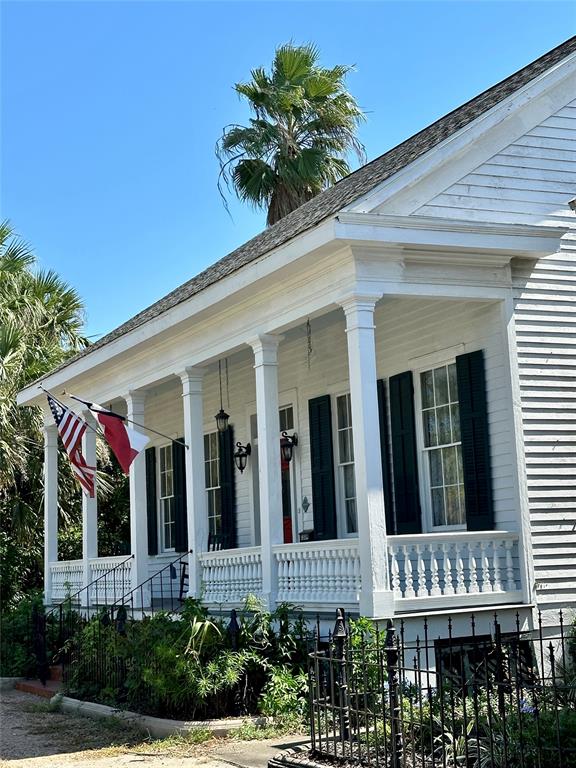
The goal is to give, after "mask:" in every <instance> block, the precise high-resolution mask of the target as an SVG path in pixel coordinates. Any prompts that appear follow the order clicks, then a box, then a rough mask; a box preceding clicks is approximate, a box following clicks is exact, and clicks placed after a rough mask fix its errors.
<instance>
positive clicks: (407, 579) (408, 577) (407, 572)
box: [402, 544, 416, 597]
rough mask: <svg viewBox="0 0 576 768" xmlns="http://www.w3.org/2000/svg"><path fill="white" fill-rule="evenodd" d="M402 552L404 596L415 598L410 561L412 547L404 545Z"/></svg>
mask: <svg viewBox="0 0 576 768" xmlns="http://www.w3.org/2000/svg"><path fill="white" fill-rule="evenodd" d="M402 550H403V552H404V584H405V587H404V596H405V597H416V593H415V592H414V579H413V577H412V561H411V559H410V554H411V550H412V547H410V546H408V545H406V544H404V545H403V547H402Z"/></svg>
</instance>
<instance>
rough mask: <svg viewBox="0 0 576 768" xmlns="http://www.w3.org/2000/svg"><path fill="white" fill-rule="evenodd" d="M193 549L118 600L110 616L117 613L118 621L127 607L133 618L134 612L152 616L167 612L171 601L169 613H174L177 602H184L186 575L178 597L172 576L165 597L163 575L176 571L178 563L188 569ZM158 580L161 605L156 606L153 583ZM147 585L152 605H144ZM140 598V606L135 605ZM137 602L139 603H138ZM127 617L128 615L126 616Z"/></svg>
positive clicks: (174, 577) (112, 606)
mask: <svg viewBox="0 0 576 768" xmlns="http://www.w3.org/2000/svg"><path fill="white" fill-rule="evenodd" d="M192 551H193V550H191V549H189V550H188V551H187V552H183V553H182V554H180V555H179V556H178V557H176V558H175V559H174V560H171V561H170V562H169V563H167V564H166V565H165V566H164V567H163V568H161V569H160V570H159V571H156V573H153V574H152V576H149V577H148V578H147V579H144V581H143V582H141V583H140V584H138V585H137V586H136V587H134V589H131V590H130V591H129V592H126V594H124V595H122V597H120V598H118V600H116V601H115V602H114V603H112V605H111V606H110V615H111V616H112V617H113V616H114V613H115V612H116V615H117V620H118V613H119V612H120V610H121V609H124V611H126V608H127V606H129V608H130V612H131V615H132V618H133V617H134V610H136V611H139V612H140V613H141V615H143V614H144V613H146V612H149V613H150V614H151V615H154V612H155V609H156V610H159V611H164V610H165V600H166V601H167V600H168V599H169V600H170V602H169V613H172V612H173V611H174V610H175V602H177V603H181V602H182V601H183V598H182V592H183V585H184V581H185V574H184V573H181V575H180V585H179V589H178V596H177V597H176V596H175V594H174V589H173V587H172V582H173V581H174V580H175V579H176V576H172V575H171V578H170V590H169V594H166V595H164V581H163V579H162V574H163V573H164V572H165V571H167V570H170V569H172V570H174V566H175V564H176V563H180V564H181V565H182V566H183V567H184V568H185V567H186V559H185V558H187V557H188V555H190V554H192ZM155 579H157V580H158V581H159V584H160V604H159V605H156V606H155V605H154V595H153V590H152V586H153V582H154V580H155ZM147 585H150V605H149V606H147V605H144V590H145V588H146V586H147ZM138 594H139V596H140V603H139V605H138V604H136V606H135V605H134V602H135V600H134V598H135V596H138ZM136 602H137V601H136ZM126 615H127V614H126Z"/></svg>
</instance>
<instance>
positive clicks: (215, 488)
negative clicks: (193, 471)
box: [204, 432, 222, 536]
mask: <svg viewBox="0 0 576 768" xmlns="http://www.w3.org/2000/svg"><path fill="white" fill-rule="evenodd" d="M204 446H205V450H204V478H205V481H206V498H207V502H208V531H209V532H210V533H211V534H212V535H213V536H214V535H217V534H218V533H219V532H220V522H221V515H222V511H221V506H220V497H221V490H220V462H219V451H218V433H217V432H210V433H209V434H208V435H204Z"/></svg>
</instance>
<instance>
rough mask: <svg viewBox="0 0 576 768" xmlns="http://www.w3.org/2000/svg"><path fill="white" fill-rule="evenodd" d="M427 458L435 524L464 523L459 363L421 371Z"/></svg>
mask: <svg viewBox="0 0 576 768" xmlns="http://www.w3.org/2000/svg"><path fill="white" fill-rule="evenodd" d="M420 389H421V398H422V429H423V434H424V453H425V454H427V458H426V457H425V461H426V462H427V468H428V472H429V479H430V484H429V487H430V507H431V510H432V515H431V517H432V525H433V527H438V526H447V525H454V526H460V525H464V523H465V521H466V514H465V505H464V475H463V471H462V446H461V441H460V408H459V405H458V384H457V380H456V364H455V363H450V364H448V365H442V366H440V367H438V368H433V369H432V370H429V371H424V372H423V373H421V374H420Z"/></svg>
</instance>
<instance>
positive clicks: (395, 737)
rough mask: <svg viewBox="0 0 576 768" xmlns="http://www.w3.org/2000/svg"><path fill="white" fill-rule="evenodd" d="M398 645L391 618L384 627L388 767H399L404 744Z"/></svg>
mask: <svg viewBox="0 0 576 768" xmlns="http://www.w3.org/2000/svg"><path fill="white" fill-rule="evenodd" d="M398 661H399V654H398V645H397V641H396V629H395V627H394V625H393V624H392V621H391V619H388V624H387V627H386V672H387V675H388V692H389V695H390V732H391V744H390V767H391V768H400V765H401V763H402V754H403V752H404V744H403V740H402V720H401V717H400V697H399V695H398V694H399V689H400V679H399V675H398Z"/></svg>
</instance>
